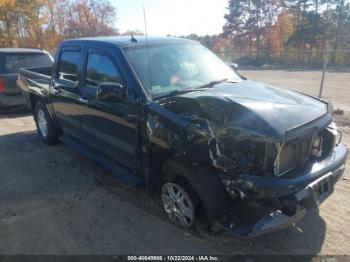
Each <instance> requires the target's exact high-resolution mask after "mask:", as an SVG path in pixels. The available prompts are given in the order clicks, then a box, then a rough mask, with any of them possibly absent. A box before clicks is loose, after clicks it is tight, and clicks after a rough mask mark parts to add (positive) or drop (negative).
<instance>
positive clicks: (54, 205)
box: [0, 72, 350, 255]
mask: <svg viewBox="0 0 350 262" xmlns="http://www.w3.org/2000/svg"><path fill="white" fill-rule="evenodd" d="M244 73H245V72H244ZM249 73H250V74H251V75H253V74H255V76H256V75H258V74H260V72H258V73H255V72H249ZM247 75H248V73H247ZM263 76H264V75H263ZM250 78H253V77H250ZM262 78H263V77H262ZM272 82H273V81H271V83H272ZM272 84H273V83H272ZM349 97H350V96H348V98H349ZM342 99H344V98H341V99H339V101H342ZM348 100H350V99H348ZM336 120H337V123H338V125H339V126H340V128H341V129H342V130H343V135H344V136H343V141H344V143H345V144H347V145H348V146H349V145H350V117H348V115H347V112H345V115H343V116H337V117H336ZM349 164H350V161H348V164H347V169H346V173H345V176H344V179H342V180H341V181H340V182H339V183H338V184H337V185H336V190H335V193H334V194H333V195H332V196H331V197H330V198H329V199H327V200H326V201H325V203H324V204H323V205H322V206H321V208H320V211H319V213H318V212H317V211H310V212H309V213H308V214H307V216H306V217H305V218H304V219H303V220H302V221H300V222H299V223H297V225H295V226H292V227H290V228H288V229H286V230H283V231H278V232H275V233H272V234H269V235H265V236H262V237H259V238H257V239H255V240H252V241H247V240H241V239H237V238H233V237H231V236H229V235H220V236H210V235H209V234H208V233H207V232H204V231H198V230H197V231H195V230H194V231H183V230H181V229H179V228H177V227H176V226H174V225H172V224H170V223H169V222H168V221H167V219H166V217H165V215H164V214H163V212H162V210H161V209H160V207H159V204H158V202H157V201H156V199H157V198H156V197H155V196H148V195H147V194H146V193H145V191H144V190H141V189H138V190H137V189H134V188H131V187H128V186H127V185H124V184H122V183H120V182H118V181H115V180H113V179H111V177H110V174H109V173H108V172H107V171H106V170H104V169H103V168H101V167H99V166H98V165H96V164H95V163H94V162H93V161H90V160H88V159H86V158H84V157H82V156H80V155H79V154H78V153H77V152H75V151H74V150H72V149H71V148H69V147H68V146H66V145H63V144H59V145H57V146H53V147H49V146H46V145H44V144H42V143H41V142H40V141H39V137H38V135H37V134H36V132H35V125H34V122H33V120H32V117H31V116H30V115H29V114H23V113H14V114H10V115H1V116H0V254H307V255H319V254H323V255H339V254H347V255H350V227H349V225H350V206H349V205H348V204H347V203H348V201H349V197H350V166H349Z"/></svg>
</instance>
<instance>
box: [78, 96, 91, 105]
mask: <svg viewBox="0 0 350 262" xmlns="http://www.w3.org/2000/svg"><path fill="white" fill-rule="evenodd" d="M78 100H79V102H80V103H82V104H85V105H87V104H88V103H89V100H87V99H85V98H83V97H79V99H78Z"/></svg>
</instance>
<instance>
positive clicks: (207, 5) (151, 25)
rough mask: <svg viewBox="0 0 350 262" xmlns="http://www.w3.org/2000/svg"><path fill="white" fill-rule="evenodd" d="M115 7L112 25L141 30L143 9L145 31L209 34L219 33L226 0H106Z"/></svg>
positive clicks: (165, 33) (223, 21)
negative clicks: (115, 13) (115, 18)
mask: <svg viewBox="0 0 350 262" xmlns="http://www.w3.org/2000/svg"><path fill="white" fill-rule="evenodd" d="M110 2H111V3H113V5H114V6H115V7H116V8H117V17H118V18H117V20H116V27H117V28H118V29H119V30H120V32H121V33H123V32H125V31H127V30H135V29H138V30H141V31H142V32H144V29H145V26H144V19H143V9H142V8H143V7H145V9H146V19H147V31H148V35H158V36H163V35H167V34H170V35H174V36H181V35H189V34H197V35H207V34H208V35H213V34H219V33H222V27H223V25H224V24H225V19H224V15H225V13H226V6H227V4H228V0H110Z"/></svg>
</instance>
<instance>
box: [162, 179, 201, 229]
mask: <svg viewBox="0 0 350 262" xmlns="http://www.w3.org/2000/svg"><path fill="white" fill-rule="evenodd" d="M171 192H172V193H171ZM161 198H162V203H163V208H164V211H165V213H166V214H167V215H168V217H169V219H170V220H171V221H172V222H173V223H174V224H176V225H178V226H180V227H184V228H190V227H192V226H194V225H196V224H197V221H198V217H199V200H198V197H197V196H196V194H195V192H194V191H193V189H192V188H191V187H190V186H189V185H188V183H187V182H186V181H185V180H183V179H180V180H177V181H167V182H165V183H164V184H163V186H162V197H161Z"/></svg>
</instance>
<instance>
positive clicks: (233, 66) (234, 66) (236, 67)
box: [228, 63, 238, 72]
mask: <svg viewBox="0 0 350 262" xmlns="http://www.w3.org/2000/svg"><path fill="white" fill-rule="evenodd" d="M228 65H229V67H231V68H232V70H233V71H235V72H237V71H238V64H236V63H229V64H228Z"/></svg>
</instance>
